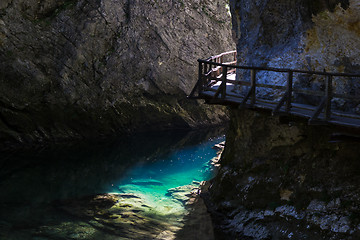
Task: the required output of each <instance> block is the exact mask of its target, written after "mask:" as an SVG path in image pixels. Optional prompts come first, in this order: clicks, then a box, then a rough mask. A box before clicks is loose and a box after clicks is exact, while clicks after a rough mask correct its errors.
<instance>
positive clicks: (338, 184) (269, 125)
mask: <svg viewBox="0 0 360 240" xmlns="http://www.w3.org/2000/svg"><path fill="white" fill-rule="evenodd" d="M230 6H231V12H232V22H233V35H234V37H235V38H236V44H237V51H238V61H239V63H240V64H243V65H253V66H268V67H285V68H296V69H304V70H316V71H323V70H324V69H325V70H326V71H339V72H348V73H360V57H359V56H360V55H359V52H360V19H359V16H360V4H359V2H358V1H352V0H350V1H297V0H294V1H272V0H269V1H247V0H231V1H230ZM242 74H243V73H241V72H238V77H239V78H241V77H244V78H245V77H247V76H246V74H244V75H242ZM257 81H259V82H265V83H276V84H279V85H281V84H283V83H284V81H286V77H284V76H281V75H279V74H267V73H261V72H259V73H258V74H257ZM323 81H324V79H321V78H315V77H313V76H309V75H296V77H295V78H294V85H295V86H296V85H301V86H302V87H304V88H309V89H316V90H319V89H322V87H323ZM357 81H358V80H356V79H347V80H344V79H336V80H335V81H334V85H333V86H334V89H335V91H342V92H346V93H351V94H354V95H355V94H356V95H358V94H359V87H360V85H359V84H358V83H357ZM259 91H260V90H259ZM299 98H300V96H294V99H296V100H298V101H299ZM302 101H307V103H308V104H311V103H313V104H318V103H317V102H316V99H311V98H310V97H309V96H302ZM332 104H333V107H334V108H335V107H338V108H339V107H342V109H343V110H348V111H353V112H356V113H359V110H358V104H359V102H346V101H343V100H342V99H333V101H332ZM230 112H231V117H230V118H231V122H230V127H229V130H228V133H227V139H226V146H225V151H224V154H223V156H222V159H221V161H220V163H221V168H220V170H219V174H218V176H217V177H216V178H215V179H214V180H213V181H212V186H211V188H210V195H209V199H211V201H210V202H209V204H210V205H209V206H210V209H211V211H212V213H213V216H214V217H215V218H214V219H215V220H214V221H215V223H216V226H217V229H216V231H217V235H218V239H297V240H298V239H312V240H314V239H315V240H317V239H359V238H360V230H359V229H360V225H359V224H360V220H359V213H360V209H359V206H360V200H359V199H360V196H359V189H358V186H359V185H360V172H359V171H360V165H359V164H360V162H359V157H358V149H359V147H360V145H359V140H358V138H357V137H354V136H349V135H347V134H344V132H343V130H344V129H339V128H335V127H333V126H309V125H308V124H307V121H306V119H301V118H280V117H272V116H271V113H270V112H266V111H265V112H258V111H257V112H256V111H252V110H239V109H235V108H234V109H231V110H230ZM351 133H353V134H355V132H354V131H352V132H351ZM343 134H344V135H343Z"/></svg>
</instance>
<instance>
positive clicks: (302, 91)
mask: <svg viewBox="0 0 360 240" xmlns="http://www.w3.org/2000/svg"><path fill="white" fill-rule="evenodd" d="M293 92H296V93H302V94H307V95H312V96H319V97H323V96H325V93H324V92H320V91H315V90H308V89H299V88H293Z"/></svg>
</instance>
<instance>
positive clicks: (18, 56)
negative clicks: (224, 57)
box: [0, 0, 233, 143]
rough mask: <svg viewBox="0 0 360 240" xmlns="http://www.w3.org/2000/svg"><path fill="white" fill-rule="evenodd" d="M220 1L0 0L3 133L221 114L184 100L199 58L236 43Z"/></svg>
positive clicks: (99, 129) (186, 123) (204, 119)
mask: <svg viewBox="0 0 360 240" xmlns="http://www.w3.org/2000/svg"><path fill="white" fill-rule="evenodd" d="M229 18H230V16H229V13H228V10H227V9H226V1H224V0H216V1H198V0H193V1H170V0H165V1H152V0H142V1H140V0H126V1H125V0H124V1H118V0H110V1H102V0H90V1H83V0H60V1H55V0H44V1H35V0H30V1H28V0H26V1H25V0H5V1H1V3H0V141H1V142H2V143H10V142H13V141H14V140H16V141H18V142H21V143H30V142H39V141H48V140H59V139H69V138H83V137H98V136H102V135H108V134H112V133H121V132H124V131H133V130H144V129H147V130H148V129H159V128H163V129H166V128H174V127H175V128H176V127H182V128H183V127H194V126H198V125H206V124H214V123H219V122H220V121H221V120H222V119H224V116H225V114H224V110H221V109H220V110H219V109H217V110H214V108H209V107H203V106H202V107H199V105H198V103H197V102H191V101H187V100H185V96H186V95H187V94H189V92H190V90H191V88H192V87H193V86H194V84H195V82H196V73H197V67H196V66H197V64H196V59H197V58H204V57H207V56H209V55H212V54H215V53H219V52H223V51H226V50H230V49H232V48H233V46H232V45H233V43H232V39H231V30H230V28H231V27H230V23H229Z"/></svg>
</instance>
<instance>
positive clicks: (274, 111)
mask: <svg viewBox="0 0 360 240" xmlns="http://www.w3.org/2000/svg"><path fill="white" fill-rule="evenodd" d="M287 97H288V95H287V94H284V96H283V97H282V98H281V99H280V101H279V103H278V104H277V105H276V107H275V108H274V109H273V111H272V115H275V114H278V113H279V112H280V108H281V107H282V105H284V103H285V101H286V98H287Z"/></svg>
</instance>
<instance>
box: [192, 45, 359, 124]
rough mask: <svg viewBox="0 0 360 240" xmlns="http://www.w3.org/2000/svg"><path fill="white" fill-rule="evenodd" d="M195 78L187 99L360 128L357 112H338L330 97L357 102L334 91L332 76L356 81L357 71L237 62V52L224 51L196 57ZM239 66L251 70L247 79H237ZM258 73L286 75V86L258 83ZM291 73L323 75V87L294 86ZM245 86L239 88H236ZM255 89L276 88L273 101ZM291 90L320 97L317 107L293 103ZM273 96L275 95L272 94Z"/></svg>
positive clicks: (357, 97)
mask: <svg viewBox="0 0 360 240" xmlns="http://www.w3.org/2000/svg"><path fill="white" fill-rule="evenodd" d="M198 62H199V73H198V76H199V78H198V81H197V83H196V85H195V87H194V89H193V90H192V92H191V94H190V95H189V98H196V99H204V100H205V101H206V103H208V104H218V105H233V106H237V107H239V108H251V109H255V110H256V109H266V110H270V111H271V112H272V114H273V115H294V116H299V117H303V118H307V119H308V123H309V124H321V125H327V124H334V125H340V126H345V127H352V128H358V129H360V115H358V114H350V113H345V112H341V111H340V110H337V109H332V106H331V100H332V99H333V98H341V99H346V100H348V101H350V102H357V103H360V96H354V95H349V94H346V93H344V94H339V93H337V92H335V91H334V89H333V85H334V84H336V82H335V81H333V79H334V77H337V78H344V79H345V80H354V79H356V81H359V84H360V74H349V73H336V72H317V71H304V70H295V69H285V68H267V67H252V66H239V65H236V51H231V52H226V53H222V54H219V55H217V56H213V57H210V58H208V59H206V60H201V59H199V60H198ZM238 69H241V70H248V71H250V77H249V78H250V79H249V81H240V80H236V74H235V73H236V71H237V70H238ZM259 72H272V73H284V74H286V76H287V77H286V81H284V82H286V85H285V86H283V85H276V84H263V83H259V81H258V78H257V74H258V73H259ZM294 74H307V75H314V76H315V77H322V78H325V89H324V90H323V91H320V90H319V91H314V90H309V89H303V88H295V87H294V82H295V81H296V79H295V80H294ZM337 80H338V79H337ZM241 88H243V89H245V91H244V90H242V91H240V90H239V89H241ZM258 88H265V89H271V90H272V91H278V92H279V94H278V95H279V96H278V98H277V99H276V100H267V99H265V97H264V94H263V92H262V91H257V89H258ZM294 93H298V94H305V95H309V96H313V97H318V98H319V99H321V100H320V101H319V102H318V103H317V105H316V106H312V105H309V104H303V103H299V102H296V101H297V99H296V98H295V97H294ZM275 95H276V94H275Z"/></svg>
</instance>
